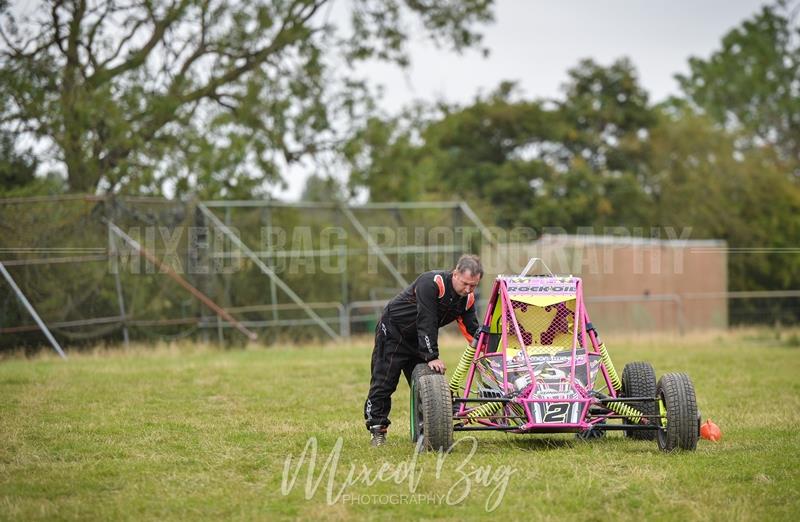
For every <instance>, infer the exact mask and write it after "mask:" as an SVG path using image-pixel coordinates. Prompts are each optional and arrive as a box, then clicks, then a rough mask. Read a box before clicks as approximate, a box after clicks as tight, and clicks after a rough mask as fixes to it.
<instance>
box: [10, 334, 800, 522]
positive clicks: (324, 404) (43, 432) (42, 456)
mask: <svg viewBox="0 0 800 522" xmlns="http://www.w3.org/2000/svg"><path fill="white" fill-rule="evenodd" d="M606 337H607V338H606V341H607V344H608V345H609V349H610V350H611V355H612V357H613V359H614V361H615V364H616V366H617V367H618V369H619V370H620V371H621V369H622V366H623V365H624V363H625V362H628V361H631V360H649V361H650V362H652V363H653V365H654V366H655V368H656V372H657V373H658V375H659V376H660V375H661V374H662V373H664V372H667V371H675V370H685V371H687V372H688V373H689V374H690V375H691V376H692V378H693V380H694V383H695V387H696V389H697V395H698V401H699V404H700V408H701V410H702V413H703V417H704V418H706V417H711V418H712V419H713V420H714V421H715V422H717V423H718V424H719V425H720V427H721V428H722V430H723V434H724V438H723V440H722V441H721V442H719V443H711V442H707V441H702V440H701V441H700V443H699V445H698V449H697V451H696V452H693V453H677V454H662V453H660V452H659V451H658V449H657V446H656V444H655V442H645V441H628V440H626V439H624V438H622V436H621V435H620V434H618V433H613V434H610V436H609V437H607V438H606V439H605V440H600V441H593V442H583V441H577V440H575V439H574V438H573V437H572V436H566V435H551V436H535V437H533V436H519V435H512V434H483V433H482V434H478V435H476V436H475V437H474V439H472V438H469V437H467V435H466V434H460V435H459V434H457V436H456V437H457V440H458V441H460V442H459V444H458V445H457V446H456V448H455V450H454V452H453V453H452V454H450V455H448V456H446V457H445V458H441V457H438V456H437V455H435V454H425V455H421V456H418V457H416V458H415V457H414V453H413V451H412V449H413V448H412V446H411V444H410V443H409V442H408V435H407V433H408V419H407V416H408V387H407V386H406V385H405V383H404V382H401V384H400V387H399V388H398V392H397V393H396V394H395V401H394V411H393V419H394V424H393V426H392V429H391V433H390V438H389V444H388V446H386V447H384V448H377V449H372V448H369V447H368V434H367V432H366V430H365V429H364V427H363V423H362V420H361V415H362V413H361V408H362V403H363V400H364V395H365V393H366V387H367V382H368V379H369V354H370V349H371V347H370V346H368V343H367V342H364V343H361V344H359V345H354V346H347V347H339V346H330V347H323V348H319V347H305V348H262V347H252V348H250V349H246V350H229V351H222V350H217V349H214V348H210V347H203V346H188V345H187V346H172V347H170V346H162V347H156V348H155V349H145V348H140V349H134V350H131V351H130V352H127V353H126V352H123V351H122V350H118V351H112V352H105V351H96V352H93V353H85V354H77V353H73V354H72V355H71V358H70V360H69V361H61V360H58V359H57V358H55V357H53V356H50V355H43V356H40V357H37V358H34V359H27V360H26V359H23V358H14V357H11V358H6V359H5V360H2V361H0V518H2V519H9V520H30V519H41V518H44V519H81V520H109V519H136V520H138V519H143V518H144V519H156V518H157V519H164V520H173V519H262V520H276V519H322V520H350V519H374V520H381V521H387V520H396V519H413V520H417V519H445V520H472V519H495V520H531V519H536V520H564V519H570V520H601V519H602V520H609V519H611V518H612V517H613V519H616V520H631V519H637V520H645V519H660V520H663V519H667V520H685V519H690V520H696V519H702V520H796V519H797V518H798V517H800V500H798V492H799V491H800V430H799V429H798V428H800V381H798V376H800V347H798V346H796V345H797V344H798V343H797V336H796V334H795V335H794V336H787V335H784V336H783V338H782V339H781V338H777V337H776V336H775V335H774V334H773V333H770V332H767V331H760V332H759V331H753V332H745V333H738V334H726V335H724V336H703V337H688V338H683V339H671V340H668V339H660V340H659V339H639V340H635V339H634V340H627V341H620V340H616V341H615V340H614V339H613V337H612V336H610V335H609V336H606ZM460 350H461V347H460V345H458V344H457V343H453V344H452V345H450V346H447V347H445V348H444V349H443V355H444V358H445V360H446V361H447V362H448V364H449V366H450V367H451V368H452V367H453V366H454V365H455V362H456V361H457V359H458V357H459V355H460ZM310 437H313V440H315V441H316V443H317V444H318V454H317V459H316V467H315V469H314V470H313V477H314V478H315V479H316V478H319V477H321V480H320V482H319V485H318V486H317V488H316V489H314V487H313V486H314V484H313V483H312V484H311V487H310V488H308V491H307V490H306V489H307V488H306V477H307V475H308V471H309V465H310V464H311V462H312V459H311V458H310V457H311V455H310V452H309V453H307V454H306V459H305V462H304V464H303V466H302V467H301V468H299V469H300V471H299V474H298V476H297V480H296V482H295V484H294V486H293V487H289V482H288V481H284V480H283V478H284V463H285V461H286V459H287V457H292V458H293V460H292V462H291V463H292V464H293V465H294V464H296V463H297V460H298V457H299V456H300V455H301V453H302V452H303V449H304V448H305V447H306V445H307V444H308V441H309V438H310ZM339 440H341V442H340V443H339V444H337V442H338V441H339ZM473 440H474V441H476V442H475V444H476V446H475V447H474V446H473ZM473 447H474V448H475V453H474V454H471V451H472V450H473ZM332 452H333V453H332ZM326 462H329V463H330V465H329V467H328V468H327V470H325V474H324V475H323V473H322V471H323V467H324V465H325V463H326ZM334 465H336V469H335V470H332V467H333V466H334ZM437 465H438V466H439V469H438V472H437ZM351 466H352V467H353V470H354V473H353V474H351V475H350V477H351V479H352V480H351V481H350V482H348V480H347V479H348V471H349V470H350V469H351ZM288 469H289V471H290V472H291V471H292V470H293V469H294V467H293V466H290V467H289V468H288ZM331 471H334V472H333V473H330V472H331ZM365 473H366V475H365ZM287 477H288V478H289V479H290V478H291V473H289V474H288V475H287ZM329 479H330V480H329ZM351 482H352V483H351ZM465 493H469V494H468V495H466V498H462V497H464V496H465ZM491 508H495V509H494V510H493V511H491V512H487V509H491Z"/></svg>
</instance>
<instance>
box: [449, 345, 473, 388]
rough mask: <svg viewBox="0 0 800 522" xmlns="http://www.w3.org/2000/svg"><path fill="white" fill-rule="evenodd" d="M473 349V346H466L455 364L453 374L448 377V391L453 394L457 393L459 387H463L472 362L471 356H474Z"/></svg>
mask: <svg viewBox="0 0 800 522" xmlns="http://www.w3.org/2000/svg"><path fill="white" fill-rule="evenodd" d="M475 349H476V347H475V346H467V349H466V350H464V353H462V354H461V359H459V361H458V366H456V369H455V371H454V372H453V376H452V377H451V378H450V391H451V392H453V395H458V394H459V392H460V390H461V388H463V387H464V381H465V380H466V378H467V372H468V371H469V365H470V364H471V363H472V358H473V357H474V356H475Z"/></svg>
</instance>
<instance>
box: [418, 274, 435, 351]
mask: <svg viewBox="0 0 800 522" xmlns="http://www.w3.org/2000/svg"><path fill="white" fill-rule="evenodd" d="M416 290H417V347H418V348H419V351H420V352H421V354H420V355H421V357H422V359H423V360H424V361H425V362H430V361H433V360H435V359H438V358H439V314H438V313H437V308H438V299H439V290H438V287H437V286H436V283H435V282H434V281H433V279H429V278H427V277H425V278H420V281H419V282H418V284H417V288H416Z"/></svg>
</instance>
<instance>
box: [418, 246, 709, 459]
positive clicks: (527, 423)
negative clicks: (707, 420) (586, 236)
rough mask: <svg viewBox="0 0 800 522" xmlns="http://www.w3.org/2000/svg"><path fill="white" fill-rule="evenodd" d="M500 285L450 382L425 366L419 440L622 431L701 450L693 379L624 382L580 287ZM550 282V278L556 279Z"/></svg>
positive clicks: (630, 367)
mask: <svg viewBox="0 0 800 522" xmlns="http://www.w3.org/2000/svg"><path fill="white" fill-rule="evenodd" d="M537 260H538V259H536V258H534V259H531V260H530V262H529V263H528V266H526V268H525V270H524V271H523V272H522V273H521V274H520V275H519V276H498V277H497V279H496V280H495V281H494V284H493V286H492V291H491V295H490V297H489V302H488V307H487V310H486V316H485V319H484V321H483V325H482V326H481V328H480V329H479V331H478V333H477V334H476V336H475V338H474V339H472V342H471V343H470V346H469V347H468V348H467V349H466V351H465V352H464V354H463V355H462V356H461V359H460V361H459V363H458V365H457V367H456V369H455V371H454V372H453V375H452V377H451V379H450V381H449V382H448V381H447V380H446V378H445V376H444V375H441V374H438V373H435V372H433V371H432V370H430V369H429V368H428V366H427V365H425V364H420V365H418V366H417V367H416V368H415V370H414V372H413V374H412V383H411V440H412V442H414V443H416V444H418V445H419V446H418V447H420V448H427V449H433V450H438V449H444V450H446V449H448V448H449V447H450V446H451V445H452V443H453V433H454V431H486V430H495V431H510V432H513V433H570V432H572V433H576V434H577V435H578V437H581V438H595V437H602V436H603V435H604V434H605V432H606V431H608V430H623V431H624V432H625V435H626V436H627V437H629V438H632V439H647V440H652V439H655V440H656V441H657V443H658V447H659V448H660V449H661V450H663V451H673V450H677V449H683V450H694V449H695V448H696V446H697V439H698V436H699V429H700V415H699V412H698V409H697V401H696V399H695V392H694V386H693V385H692V381H691V380H690V379H689V377H688V376H687V375H686V374H685V373H667V374H665V375H663V376H662V377H661V379H660V380H659V381H658V382H656V375H655V371H654V370H653V367H652V366H651V365H650V364H649V363H646V362H632V363H628V364H627V365H625V368H624V370H623V371H622V376H621V377H620V376H619V374H618V373H617V371H616V370H615V368H614V365H613V364H612V362H611V357H610V356H609V354H608V350H607V349H606V347H605V345H604V344H603V343H602V342H601V341H600V338H599V336H598V333H597V329H596V327H595V326H594V325H593V324H592V322H591V320H590V319H589V314H588V312H587V310H586V306H585V303H584V298H583V286H582V282H581V279H580V278H578V277H572V276H569V277H558V276H553V275H552V273H550V274H548V275H537V276H528V275H527V274H528V272H529V271H530V270H531V269H532V268H533V266H534V265H535V264H536V261H537ZM548 272H549V270H548Z"/></svg>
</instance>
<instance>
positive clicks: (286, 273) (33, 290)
mask: <svg viewBox="0 0 800 522" xmlns="http://www.w3.org/2000/svg"><path fill="white" fill-rule="evenodd" d="M0 229H2V231H3V233H2V234H1V235H0V267H2V272H3V276H4V281H1V282H0V349H3V348H5V349H8V348H17V347H19V346H25V345H40V344H43V343H45V342H49V343H50V344H53V345H54V346H59V344H60V343H66V344H70V345H76V344H82V343H89V344H95V343H97V342H98V341H103V342H111V343H117V342H119V343H123V344H127V343H129V342H131V341H145V342H146V341H149V340H154V339H157V340H164V339H167V340H169V339H179V338H184V337H191V338H195V339H199V340H203V341H207V342H220V343H229V342H245V341H246V340H247V339H248V338H250V339H256V338H259V339H261V341H264V342H269V341H270V340H272V339H289V340H293V339H310V338H329V339H335V340H339V339H342V338H349V337H351V336H353V335H359V334H367V335H368V334H371V333H372V330H373V329H374V326H375V323H376V321H377V319H378V317H379V316H380V313H381V310H382V308H383V306H384V305H385V303H386V302H387V300H388V299H389V298H390V297H391V296H392V295H394V294H395V293H396V292H397V291H399V290H400V289H401V288H402V287H403V286H405V285H406V284H407V283H408V282H409V281H411V280H412V279H413V278H414V277H416V275H417V274H418V273H420V272H422V271H424V270H430V269H434V268H447V267H449V266H452V263H453V262H454V261H455V259H456V258H457V257H458V256H459V255H460V254H461V253H462V252H481V250H482V249H483V250H485V249H486V248H492V247H493V245H497V239H496V231H494V230H490V229H489V228H488V227H487V226H485V225H484V223H483V222H481V220H480V219H479V218H478V216H477V215H476V214H475V212H473V211H472V209H470V207H469V206H468V205H466V204H465V203H463V202H426V203H376V204H368V205H338V204H332V203H284V202H276V201H214V202H205V203H203V202H197V201H168V200H163V199H158V198H104V197H97V196H59V197H54V198H23V199H15V200H0ZM298 231H299V232H298ZM326 231H327V232H331V231H333V232H337V233H339V236H337V241H334V242H330V241H329V242H328V243H326V242H325V241H322V240H321V239H320V238H321V237H324V236H325V233H326ZM287 238H288V239H287ZM216 242H220V244H222V245H223V247H221V248H212V247H209V245H210V244H212V243H214V244H216ZM234 266H235V267H236V269H235V270H232V269H231V267H234ZM192 267H194V268H197V267H200V268H201V269H192ZM202 268H205V269H202ZM489 276H490V277H491V274H489ZM720 300H722V301H724V302H725V303H727V306H726V307H725V309H726V310H727V317H726V318H725V321H724V323H720V324H724V325H728V324H730V325H749V324H776V323H777V324H789V323H793V322H794V321H796V318H797V317H799V316H800V290H781V291H759V292H706V293H686V292H684V293H654V294H649V293H648V294H645V295H631V294H627V295H602V296H591V295H589V296H588V297H587V302H588V304H589V306H590V310H591V313H592V316H593V318H596V317H600V318H603V317H604V316H605V317H606V318H607V319H605V320H604V321H598V324H605V323H607V324H606V325H605V326H604V329H605V330H608V331H614V330H625V331H629V332H648V331H652V330H654V329H656V328H657V329H659V330H662V331H663V330H664V329H665V328H664V325H665V324H666V325H667V328H666V330H667V331H672V332H675V333H685V332H686V331H690V330H692V329H693V328H694V327H693V326H692V325H693V323H692V321H690V320H688V319H690V317H689V318H687V315H690V314H692V313H693V312H692V310H695V309H696V308H693V306H692V305H693V304H696V303H706V302H708V303H710V302H719V301H720ZM656 303H658V305H659V308H658V309H659V312H658V314H660V315H659V317H658V318H657V320H656V318H655V312H653V307H654V304H656ZM664 305H666V306H664ZM483 306H485V303H481V302H480V300H479V311H480V310H482V309H483ZM664 310H666V312H665V311H664ZM665 314H667V315H666V316H665ZM51 334H52V335H51ZM47 336H50V337H49V338H48V337H47ZM58 349H60V347H59V348H58Z"/></svg>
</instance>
